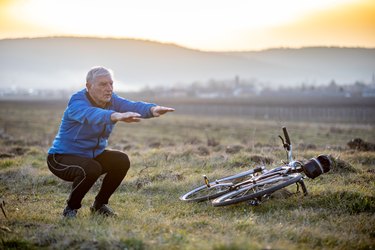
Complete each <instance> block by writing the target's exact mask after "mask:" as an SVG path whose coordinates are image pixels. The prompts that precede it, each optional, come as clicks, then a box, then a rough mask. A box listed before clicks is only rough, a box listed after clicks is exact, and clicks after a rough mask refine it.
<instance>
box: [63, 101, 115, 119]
mask: <svg viewBox="0 0 375 250" xmlns="http://www.w3.org/2000/svg"><path fill="white" fill-rule="evenodd" d="M114 112H115V111H113V110H106V109H101V108H97V107H93V106H91V105H90V104H89V103H88V102H87V101H86V100H84V99H79V98H74V97H72V99H71V100H70V101H69V105H68V116H69V118H70V119H72V120H75V121H78V122H79V123H85V122H87V123H88V124H110V123H113V122H112V121H111V114H112V113H114Z"/></svg>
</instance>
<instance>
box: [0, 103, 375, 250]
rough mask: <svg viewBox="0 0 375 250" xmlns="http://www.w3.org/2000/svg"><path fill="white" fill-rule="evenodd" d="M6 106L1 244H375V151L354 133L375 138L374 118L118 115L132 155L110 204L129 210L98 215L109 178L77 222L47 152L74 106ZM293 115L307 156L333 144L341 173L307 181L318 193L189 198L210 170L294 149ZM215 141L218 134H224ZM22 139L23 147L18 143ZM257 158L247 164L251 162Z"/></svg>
mask: <svg viewBox="0 0 375 250" xmlns="http://www.w3.org/2000/svg"><path fill="white" fill-rule="evenodd" d="M2 105H3V106H0V131H1V136H0V150H1V152H2V153H7V154H9V155H12V156H11V157H7V158H2V159H0V196H1V197H2V198H4V200H5V201H6V210H7V215H8V218H9V219H8V220H7V219H5V218H4V216H2V215H1V214H0V226H1V228H0V249H68V248H69V249H373V248H374V246H375V230H374V229H375V227H374V225H375V215H374V212H375V198H374V196H375V192H374V190H375V176H374V175H375V170H374V162H375V152H359V151H353V150H350V149H349V148H347V146H346V143H347V142H348V141H349V140H350V139H353V138H356V137H360V138H362V139H363V140H365V141H370V142H374V141H375V132H374V127H373V125H361V124H333V123H316V124H314V123H303V122H299V123H291V122H286V123H283V122H282V121H267V120H262V121H261V120H259V121H254V120H250V119H246V118H236V119H235V118H234V117H230V118H229V117H228V118H226V117H220V118H218V117H192V116H184V115H179V114H178V112H176V114H168V115H167V116H165V117H162V118H159V119H150V120H147V121H142V122H141V123H139V124H118V125H117V127H116V129H115V131H114V133H113V134H112V136H111V138H110V143H109V144H110V147H112V148H115V149H119V150H124V151H125V152H127V153H128V154H129V157H130V159H131V162H132V166H131V169H130V170H129V173H128V175H127V177H126V178H125V180H124V181H123V183H122V185H121V186H120V187H119V189H118V190H117V191H116V193H115V194H114V195H113V197H112V198H111V201H110V205H111V206H112V207H113V208H115V210H116V212H118V213H119V214H120V217H119V218H116V219H113V218H102V217H100V216H92V215H91V214H90V212H89V206H90V205H91V202H92V201H93V199H94V196H95V195H96V192H97V191H98V189H99V187H100V181H99V182H97V183H96V184H95V185H94V187H93V188H92V190H90V192H89V193H88V194H87V196H86V197H85V199H84V201H83V207H82V209H80V211H79V214H78V218H77V219H76V220H63V219H62V218H61V212H62V209H63V208H64V206H65V200H66V198H67V197H68V195H69V189H70V184H69V183H67V182H64V181H62V180H60V179H58V178H57V177H55V176H54V175H52V174H51V173H50V172H49V170H48V168H47V166H46V163H45V157H46V151H47V150H48V147H49V145H50V143H51V140H52V139H53V137H54V134H55V133H56V129H57V127H58V124H59V120H60V115H61V114H62V112H63V109H61V108H58V107H53V106H52V107H48V106H46V107H38V108H37V109H36V108H35V107H32V105H31V106H30V105H27V106H26V105H21V104H19V105H15V106H8V105H6V104H4V103H3V104H2ZM282 125H286V126H287V127H288V129H289V132H290V134H291V139H292V142H293V143H294V145H295V147H294V149H295V151H296V152H295V153H296V158H298V159H309V158H311V157H314V156H317V155H318V154H321V153H326V154H331V155H332V156H333V157H334V158H335V159H336V165H335V167H334V168H333V169H332V171H331V172H329V173H327V174H325V175H322V176H320V177H318V178H316V179H314V180H306V185H307V188H308V190H309V195H308V196H306V197H304V196H302V195H300V194H295V195H292V196H290V197H287V198H285V197H278V196H276V197H274V198H272V199H270V200H268V201H266V202H264V203H262V204H261V205H259V206H255V207H254V206H249V205H248V204H246V203H241V204H238V205H233V206H228V207H222V208H214V207H213V206H212V205H211V204H210V203H208V202H202V203H184V202H181V201H180V200H179V199H178V197H179V196H180V195H182V194H183V193H184V192H187V191H189V190H190V189H192V188H193V187H195V186H196V185H201V184H202V183H203V179H202V175H203V174H206V175H207V176H208V177H209V178H210V179H215V178H218V177H221V176H224V175H229V174H234V173H237V172H240V171H244V170H246V169H248V168H249V167H254V166H256V165H259V164H262V163H268V164H270V166H276V165H277V164H279V163H280V160H284V159H285V152H284V151H282V149H281V146H280V145H281V144H280V141H279V139H278V135H279V134H280V133H281V129H280V128H281V126H282ZM213 142H214V143H213ZM17 148H18V149H17ZM244 163H245V164H244Z"/></svg>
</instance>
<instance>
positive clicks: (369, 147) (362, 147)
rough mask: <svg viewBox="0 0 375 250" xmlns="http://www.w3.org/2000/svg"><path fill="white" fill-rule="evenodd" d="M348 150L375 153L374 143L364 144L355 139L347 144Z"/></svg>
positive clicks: (359, 139)
mask: <svg viewBox="0 0 375 250" xmlns="http://www.w3.org/2000/svg"><path fill="white" fill-rule="evenodd" d="M347 145H348V147H349V148H350V149H355V150H359V151H375V143H371V142H366V141H364V140H362V139H361V138H355V139H352V140H350V141H349V142H348V143H347Z"/></svg>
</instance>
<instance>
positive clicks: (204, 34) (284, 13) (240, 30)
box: [0, 0, 375, 52]
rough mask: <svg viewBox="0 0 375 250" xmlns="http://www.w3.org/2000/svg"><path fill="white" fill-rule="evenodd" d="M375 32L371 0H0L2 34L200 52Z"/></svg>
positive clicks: (371, 41)
mask: <svg viewBox="0 0 375 250" xmlns="http://www.w3.org/2000/svg"><path fill="white" fill-rule="evenodd" d="M67 14H69V18H66V16H67ZM98 17H100V18H98ZM374 29H375V1H372V0H319V1H318V0H317V1H314V2H311V1H301V0H285V1H282V2H280V1H277V0H267V1H264V2H259V1H251V0H248V1H246V0H235V1H233V2H230V3H229V2H226V1H213V0H206V1H198V0H190V1H179V2H178V3H176V2H174V1H172V0H158V1H147V0H140V1H137V2H134V1H126V0H124V1H117V0H108V1H107V2H106V3H105V4H102V2H101V1H99V0H93V1H90V2H89V3H87V2H85V1H73V0H67V1H64V2H61V1H53V0H50V1H47V0H23V1H20V0H14V1H10V0H0V39H12V38H13V39H15V38H37V37H56V36H57V37H97V38H113V39H136V40H146V41H154V42H159V43H163V44H175V45H177V46H181V47H184V48H189V49H193V50H200V51H208V52H225V51H231V52H234V51H238V52H240V51H262V50H267V49H272V48H302V47H355V48H358V47H360V48H362V47H363V48H374V47H375V32H373V30H374Z"/></svg>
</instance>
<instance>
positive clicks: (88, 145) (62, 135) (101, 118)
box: [48, 89, 156, 158]
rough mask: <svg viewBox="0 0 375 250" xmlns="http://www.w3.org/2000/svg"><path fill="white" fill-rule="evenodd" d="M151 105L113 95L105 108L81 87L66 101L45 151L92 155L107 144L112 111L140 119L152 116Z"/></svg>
mask: <svg viewBox="0 0 375 250" xmlns="http://www.w3.org/2000/svg"><path fill="white" fill-rule="evenodd" d="M153 106H156V105H155V104H151V103H146V102H133V101H129V100H126V99H124V98H122V97H120V96H118V95H116V94H112V98H111V101H110V102H109V103H108V104H107V105H106V107H105V108H100V107H98V106H96V104H95V102H94V101H93V100H92V98H91V97H90V96H89V95H88V93H87V91H86V89H83V90H81V91H79V92H77V93H75V94H74V95H72V97H71V98H70V100H69V103H68V107H67V108H66V110H65V112H64V115H63V118H62V120H61V124H60V128H59V131H58V133H57V135H56V137H55V140H54V141H53V143H52V147H51V148H50V149H49V150H48V153H49V154H70V155H77V156H81V157H87V158H95V157H96V156H98V155H99V154H101V153H102V152H103V151H104V149H105V147H106V146H107V144H108V137H109V135H110V134H111V132H112V129H113V127H114V125H115V123H114V122H112V121H111V114H112V113H114V112H121V113H122V112H129V111H130V112H137V113H139V114H140V115H141V116H142V118H149V117H152V113H151V110H150V109H151V107H153Z"/></svg>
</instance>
